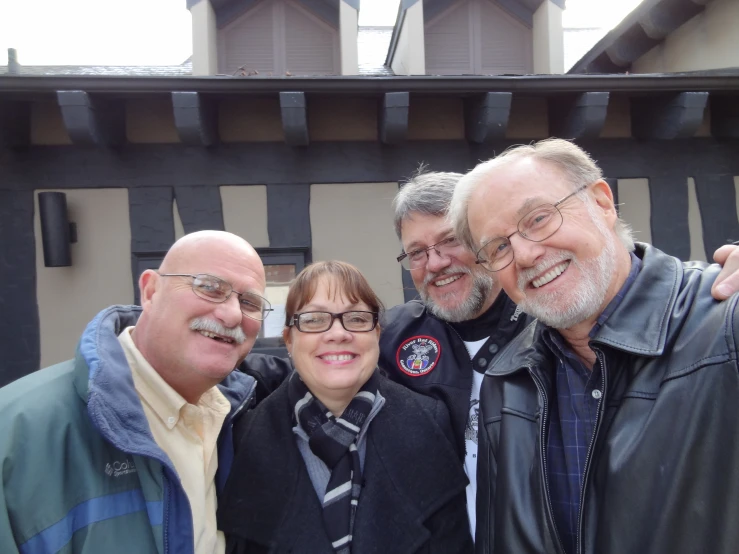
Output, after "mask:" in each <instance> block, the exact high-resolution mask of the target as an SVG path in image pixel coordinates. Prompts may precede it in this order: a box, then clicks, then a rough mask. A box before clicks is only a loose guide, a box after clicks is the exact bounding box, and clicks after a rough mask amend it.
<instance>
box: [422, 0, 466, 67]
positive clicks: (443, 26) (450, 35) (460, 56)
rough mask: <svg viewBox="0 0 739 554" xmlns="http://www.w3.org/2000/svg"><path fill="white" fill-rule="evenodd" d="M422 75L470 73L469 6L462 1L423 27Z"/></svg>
mask: <svg viewBox="0 0 739 554" xmlns="http://www.w3.org/2000/svg"><path fill="white" fill-rule="evenodd" d="M425 35H426V45H425V47H426V73H427V74H429V75H462V74H465V73H466V74H472V73H474V68H473V64H472V32H471V18H470V4H469V2H468V1H466V0H464V1H462V2H458V3H457V5H455V6H454V7H452V8H451V9H450V10H448V11H446V12H444V13H442V14H441V15H439V16H438V17H436V18H435V19H434V20H432V21H430V22H429V24H428V25H426V29H425Z"/></svg>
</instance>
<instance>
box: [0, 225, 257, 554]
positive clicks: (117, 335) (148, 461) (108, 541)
mask: <svg viewBox="0 0 739 554" xmlns="http://www.w3.org/2000/svg"><path fill="white" fill-rule="evenodd" d="M139 287H140V291H141V307H137V306H112V307H110V308H107V309H105V310H103V311H102V312H100V313H99V314H98V315H97V316H96V317H95V318H94V319H93V320H92V321H91V322H90V323H89V324H88V326H87V328H86V329H85V331H84V333H83V334H82V337H81V339H80V342H79V345H78V347H77V352H76V355H75V357H74V359H72V360H69V361H66V362H63V363H61V364H57V365H55V366H52V367H49V368H46V369H42V370H40V371H38V372H36V373H34V374H32V375H28V376H26V377H24V378H22V379H19V380H18V381H15V382H14V383H11V384H10V385H8V386H6V387H4V388H2V389H0V468H1V469H2V471H1V472H0V475H2V482H1V483H0V552H3V554H11V553H37V552H39V553H40V552H57V551H64V552H70V553H80V554H81V553H97V552H105V553H106V554H117V553H121V554H123V553H125V554H130V553H131V552H142V553H143V552H147V553H149V552H160V553H161V552H172V553H175V552H176V553H178V554H180V553H186V554H190V553H192V554H205V553H208V554H213V553H216V554H218V553H222V552H224V549H225V542H224V538H223V534H222V533H220V532H218V531H217V529H216V519H215V512H216V504H217V493H216V489H217V486H216V484H217V482H220V481H221V479H225V476H226V475H227V473H228V470H229V469H230V467H229V466H230V462H231V458H232V454H233V451H232V445H231V436H230V430H231V425H230V422H231V418H232V417H233V416H234V415H235V414H236V413H238V412H240V411H242V410H243V409H245V408H246V407H247V406H249V405H250V403H251V401H252V400H253V398H254V394H255V389H256V384H257V383H256V381H255V379H254V378H253V377H250V376H248V375H246V374H244V373H241V372H234V371H233V370H234V368H236V367H237V366H238V365H239V364H240V363H241V362H242V361H243V359H244V358H245V357H246V355H247V354H248V353H249V351H250V350H251V348H252V346H253V345H254V341H255V340H256V337H257V334H258V332H259V328H260V326H261V323H262V320H263V319H264V317H265V316H266V315H267V314H268V312H269V303H268V302H267V301H266V300H265V299H264V298H263V295H264V288H265V275H264V267H263V266H262V262H261V260H260V259H259V256H258V255H257V253H256V251H255V250H254V249H253V248H252V247H251V246H250V245H249V244H248V243H247V242H246V241H245V240H243V239H242V238H240V237H238V236H236V235H232V234H230V233H225V232H220V231H202V232H198V233H193V234H190V235H186V236H185V237H183V238H182V239H180V240H179V241H177V242H176V243H175V244H174V245H173V246H172V248H171V249H170V250H169V252H168V253H167V255H166V256H165V258H164V260H163V262H162V265H161V267H160V268H159V270H158V271H154V270H147V271H145V272H144V273H143V274H142V275H141V277H140V279H139Z"/></svg>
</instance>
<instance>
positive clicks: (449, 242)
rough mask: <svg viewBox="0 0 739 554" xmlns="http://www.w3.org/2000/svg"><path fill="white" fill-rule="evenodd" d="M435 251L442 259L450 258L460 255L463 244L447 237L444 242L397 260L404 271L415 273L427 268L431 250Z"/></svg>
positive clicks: (408, 253)
mask: <svg viewBox="0 0 739 554" xmlns="http://www.w3.org/2000/svg"><path fill="white" fill-rule="evenodd" d="M431 249H433V250H434V252H436V254H437V255H438V256H439V257H440V258H449V257H450V256H452V255H454V254H458V253H459V251H460V250H461V249H462V245H461V243H460V242H459V241H458V240H457V237H447V238H445V239H444V240H442V241H439V242H437V243H436V244H432V245H431V246H427V247H426V248H419V249H418V250H413V251H411V252H403V253H402V254H401V255H400V256H398V257H397V260H398V261H399V262H400V264H401V265H402V266H403V269H407V270H409V271H413V270H414V269H421V268H422V267H426V264H427V263H428V260H429V250H431Z"/></svg>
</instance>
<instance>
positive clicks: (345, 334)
mask: <svg viewBox="0 0 739 554" xmlns="http://www.w3.org/2000/svg"><path fill="white" fill-rule="evenodd" d="M339 319H340V318H338V317H336V318H334V320H333V321H332V322H331V327H329V328H328V329H327V330H326V331H324V333H323V338H324V340H327V341H334V342H345V341H348V340H351V338H352V337H353V336H354V335H352V334H351V333H350V332H349V331H347V330H346V329H344V326H343V325H342V324H341V321H339Z"/></svg>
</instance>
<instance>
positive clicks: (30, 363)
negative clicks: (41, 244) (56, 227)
mask: <svg viewBox="0 0 739 554" xmlns="http://www.w3.org/2000/svg"><path fill="white" fill-rule="evenodd" d="M33 195H34V192H33V190H23V191H8V190H0V283H2V284H3V286H2V287H0V314H3V317H2V318H0V351H1V352H2V353H3V361H2V363H0V387H2V386H5V385H7V384H8V383H10V382H11V381H14V380H16V379H18V378H19V377H23V376H24V375H26V374H28V373H31V372H33V371H36V370H37V369H38V368H39V364H40V363H41V342H40V334H39V316H38V307H37V298H36V243H35V240H34V230H33V210H34V202H33Z"/></svg>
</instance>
